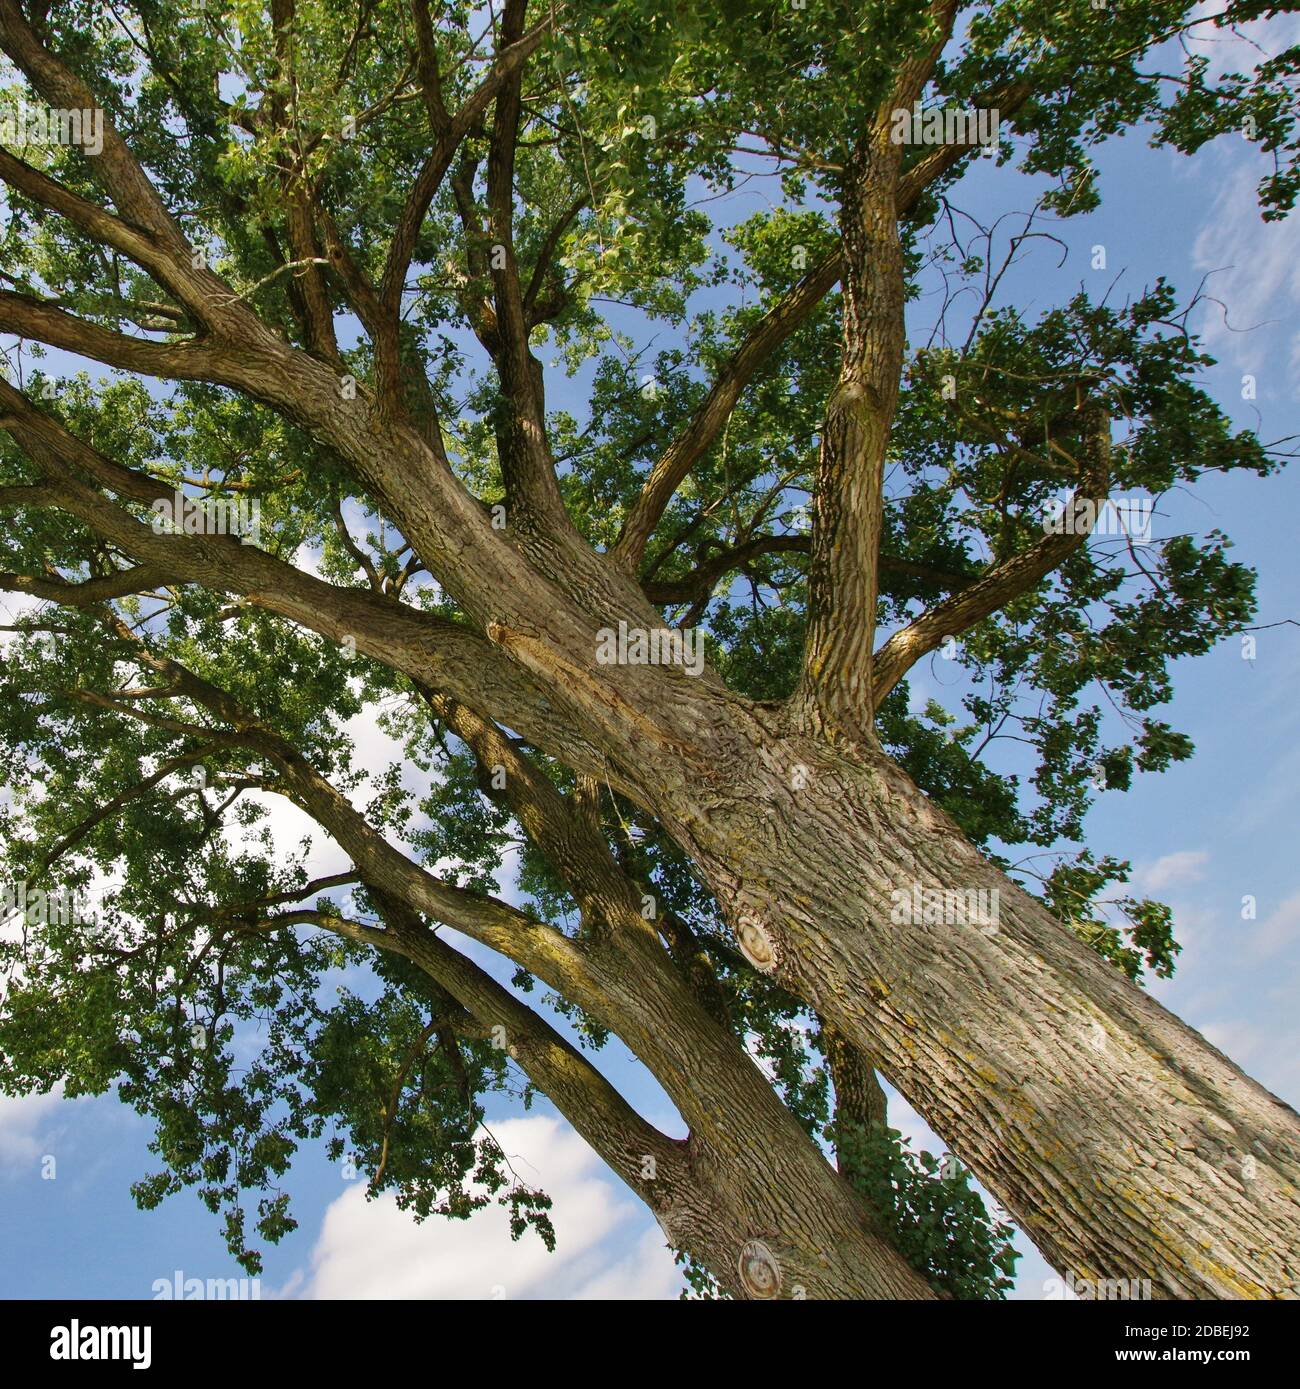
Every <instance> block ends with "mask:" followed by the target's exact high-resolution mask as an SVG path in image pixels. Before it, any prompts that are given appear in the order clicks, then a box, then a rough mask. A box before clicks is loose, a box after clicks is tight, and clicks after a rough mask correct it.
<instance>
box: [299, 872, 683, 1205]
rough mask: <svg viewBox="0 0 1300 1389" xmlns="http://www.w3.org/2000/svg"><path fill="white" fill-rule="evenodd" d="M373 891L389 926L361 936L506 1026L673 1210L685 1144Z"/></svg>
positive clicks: (601, 1141) (509, 1044)
mask: <svg viewBox="0 0 1300 1389" xmlns="http://www.w3.org/2000/svg"><path fill="white" fill-rule="evenodd" d="M372 895H374V896H375V897H376V904H377V906H378V908H379V911H380V914H381V915H382V917H383V919H384V922H385V924H386V926H387V929H386V930H385V931H384V932H382V934H381V933H376V932H373V931H365V930H364V928H359V932H358V934H359V937H360V938H361V939H364V940H367V941H368V942H369V943H370V944H372V945H379V946H380V947H381V948H383V949H386V950H392V951H395V952H396V953H398V954H400V955H403V956H405V957H406V958H407V959H408V960H410V961H411V962H412V963H413V964H415V965H418V966H419V967H420V968H421V969H423V970H424V971H425V972H426V973H427V974H428V975H429V976H430V977H431V978H433V979H435V980H436V981H437V982H438V983H439V984H441V985H442V987H443V988H444V989H446V990H447V992H448V993H449V994H451V995H452V997H454V998H455V999H456V1000H457V1001H458V1002H459V1003H461V1004H462V1005H463V1006H464V1007H465V1008H466V1009H468V1010H469V1012H470V1013H472V1014H473V1015H474V1017H475V1018H477V1019H478V1021H479V1022H480V1023H481V1024H482V1026H483V1027H484V1028H486V1029H489V1030H491V1029H495V1028H498V1027H500V1028H503V1029H504V1036H505V1042H506V1049H507V1051H508V1052H509V1054H510V1057H511V1059H512V1060H514V1061H516V1062H517V1063H518V1064H519V1065H520V1066H521V1067H522V1068H523V1070H524V1072H525V1073H526V1074H527V1075H528V1077H529V1079H530V1080H531V1081H532V1082H533V1083H534V1084H535V1085H536V1086H537V1088H538V1089H539V1090H541V1091H542V1092H543V1093H544V1094H545V1095H547V1096H548V1097H549V1098H550V1100H551V1102H552V1103H553V1104H554V1105H555V1107H556V1108H557V1109H558V1110H559V1111H560V1113H561V1114H563V1115H564V1117H565V1118H566V1119H567V1120H568V1121H569V1123H570V1124H572V1125H573V1127H574V1129H576V1130H577V1132H578V1133H579V1134H581V1135H582V1137H583V1138H585V1139H586V1141H587V1142H588V1143H589V1144H590V1145H591V1146H592V1148H593V1149H594V1150H595V1151H596V1152H597V1153H598V1154H599V1155H600V1156H601V1158H602V1159H603V1160H604V1161H605V1162H606V1163H608V1165H609V1166H610V1167H611V1168H612V1169H613V1170H614V1171H615V1172H616V1173H618V1175H619V1176H620V1177H622V1179H623V1180H624V1181H625V1182H626V1183H627V1184H628V1186H630V1187H631V1188H632V1190H633V1191H635V1192H636V1193H637V1195H638V1196H640V1197H641V1199H642V1200H643V1201H644V1202H645V1203H646V1204H647V1205H648V1206H649V1207H650V1209H651V1210H652V1211H655V1212H656V1213H658V1212H660V1211H663V1210H666V1209H669V1208H670V1207H671V1206H672V1204H673V1201H674V1199H676V1197H677V1196H678V1195H680V1194H681V1189H682V1187H683V1186H684V1185H685V1184H686V1183H687V1182H688V1181H689V1172H688V1169H687V1162H686V1158H685V1154H684V1151H683V1149H684V1145H682V1144H679V1143H677V1142H675V1141H674V1140H672V1139H670V1138H668V1137H666V1136H665V1135H664V1134H662V1133H661V1132H660V1131H659V1130H658V1129H657V1128H655V1127H654V1126H653V1125H652V1124H650V1123H647V1122H646V1120H645V1119H643V1118H642V1117H641V1116H640V1115H639V1114H638V1113H637V1112H636V1111H635V1110H634V1109H633V1108H632V1107H631V1106H630V1105H629V1104H628V1103H627V1101H626V1100H625V1099H624V1098H623V1096H622V1095H621V1094H619V1092H618V1091H617V1090H616V1089H615V1088H614V1086H613V1085H611V1084H610V1082H609V1081H608V1080H606V1079H605V1077H604V1076H602V1075H601V1073H600V1072H599V1071H598V1070H597V1069H596V1068H595V1067H594V1066H593V1065H592V1064H591V1062H590V1061H588V1060H587V1058H586V1057H585V1056H583V1055H582V1053H581V1052H579V1051H578V1050H577V1048H576V1047H574V1046H572V1045H571V1044H570V1043H569V1042H568V1041H566V1040H565V1038H564V1037H562V1036H561V1035H560V1034H559V1033H558V1032H557V1031H556V1030H555V1028H553V1027H552V1026H551V1025H550V1024H549V1023H548V1022H547V1021H546V1020H545V1019H544V1018H542V1017H540V1016H539V1015H538V1014H537V1013H535V1012H534V1011H533V1010H532V1009H531V1008H529V1007H528V1006H527V1005H526V1004H525V1003H523V1002H522V1001H521V1000H520V999H518V998H516V997H515V995H514V994H512V993H511V992H510V991H509V990H508V989H506V988H504V987H503V986H502V985H501V984H499V983H497V981H496V980H495V979H493V978H492V976H491V975H490V974H488V973H487V972H486V970H483V969H480V968H479V966H478V965H476V964H474V963H473V961H472V960H470V959H468V958H467V957H466V956H464V955H463V954H461V952H460V951H458V950H455V949H453V947H452V946H450V945H448V944H447V943H446V941H444V940H442V939H441V938H440V937H439V936H437V935H436V934H435V933H434V932H432V931H430V930H428V929H426V928H425V927H424V925H423V923H422V922H421V921H420V919H419V918H418V917H417V916H416V915H415V913H414V912H412V911H411V910H410V909H409V908H408V907H406V906H405V905H404V904H403V903H401V902H399V901H397V900H396V899H394V898H392V897H388V896H386V895H385V894H383V893H378V894H374V893H372ZM321 924H322V925H328V924H329V923H327V922H322V923H321ZM647 1159H653V1162H649V1163H648V1162H647ZM650 1174H653V1176H651V1175H650Z"/></svg>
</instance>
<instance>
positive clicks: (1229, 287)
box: [1192, 157, 1300, 399]
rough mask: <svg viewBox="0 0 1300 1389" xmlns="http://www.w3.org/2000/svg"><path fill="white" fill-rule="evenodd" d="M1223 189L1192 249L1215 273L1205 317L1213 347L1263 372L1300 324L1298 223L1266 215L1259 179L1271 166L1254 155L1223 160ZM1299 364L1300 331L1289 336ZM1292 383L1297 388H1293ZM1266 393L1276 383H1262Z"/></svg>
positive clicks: (1203, 267)
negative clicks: (1264, 217) (1272, 219)
mask: <svg viewBox="0 0 1300 1389" xmlns="http://www.w3.org/2000/svg"><path fill="white" fill-rule="evenodd" d="M1217 167H1218V169H1219V170H1221V171H1222V173H1221V177H1220V179H1219V193H1218V196H1217V197H1216V198H1215V200H1214V203H1213V205H1212V206H1211V207H1210V209H1209V211H1208V214H1207V217H1206V222H1205V226H1204V227H1203V228H1202V230H1201V232H1200V234H1199V235H1198V236H1197V238H1196V242H1195V244H1194V246H1193V247H1192V262H1193V264H1194V265H1195V267H1196V268H1197V269H1198V270H1200V271H1203V272H1205V273H1207V274H1209V272H1211V271H1213V272H1215V273H1213V274H1210V275H1209V279H1208V281H1207V283H1206V288H1205V293H1206V294H1207V295H1209V296H1212V297H1213V298H1214V299H1215V300H1218V301H1219V302H1218V303H1207V304H1205V305H1204V311H1203V313H1202V316H1201V320H1200V322H1199V323H1198V332H1199V333H1200V335H1201V337H1202V339H1203V341H1204V343H1205V345H1206V347H1207V349H1208V350H1209V352H1210V353H1211V354H1212V355H1213V356H1215V357H1217V358H1219V359H1220V360H1223V361H1226V362H1228V363H1230V364H1231V365H1233V366H1235V367H1237V368H1238V369H1240V370H1241V371H1243V372H1251V373H1254V374H1256V375H1259V374H1260V373H1261V371H1262V370H1263V368H1264V367H1265V366H1267V365H1270V364H1271V363H1272V362H1273V360H1274V359H1275V357H1276V353H1277V349H1278V347H1279V345H1280V344H1281V343H1283V342H1286V341H1287V338H1286V333H1285V329H1284V327H1283V326H1282V325H1285V324H1288V323H1294V322H1295V320H1296V317H1297V313H1296V310H1297V306H1300V258H1298V257H1297V256H1296V245H1295V228H1294V225H1293V223H1292V222H1291V221H1290V220H1289V219H1288V220H1287V221H1285V222H1264V221H1262V220H1261V218H1260V211H1259V204H1258V200H1257V196H1256V191H1255V189H1256V185H1257V184H1258V182H1259V178H1260V174H1261V171H1262V170H1263V168H1264V166H1263V164H1262V163H1261V162H1260V161H1259V160H1257V159H1255V158H1253V157H1250V158H1240V159H1238V160H1236V161H1234V162H1229V160H1228V159H1227V158H1221V159H1220V161H1219V163H1218V165H1217ZM1289 345H1290V351H1291V356H1292V362H1293V364H1294V363H1295V362H1297V361H1300V332H1294V331H1293V332H1292V333H1291V335H1290V338H1289ZM1288 388H1289V387H1288ZM1257 389H1258V391H1259V396H1260V399H1266V398H1267V396H1268V394H1269V390H1268V382H1267V381H1266V380H1261V381H1260V383H1259V385H1258V388H1257Z"/></svg>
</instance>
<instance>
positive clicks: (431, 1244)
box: [281, 1115, 680, 1299]
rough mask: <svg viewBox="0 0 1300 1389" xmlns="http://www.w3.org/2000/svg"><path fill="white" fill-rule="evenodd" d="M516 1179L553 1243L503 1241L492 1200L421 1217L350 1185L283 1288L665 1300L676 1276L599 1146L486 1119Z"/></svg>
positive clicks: (502, 1218)
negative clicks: (534, 1200)
mask: <svg viewBox="0 0 1300 1389" xmlns="http://www.w3.org/2000/svg"><path fill="white" fill-rule="evenodd" d="M492 1133H493V1135H494V1136H495V1137H496V1139H497V1141H498V1142H499V1143H500V1144H501V1146H502V1148H503V1149H504V1150H505V1152H506V1154H507V1156H508V1157H509V1158H510V1161H511V1163H512V1165H513V1166H514V1168H515V1170H516V1171H517V1172H518V1173H519V1175H520V1177H521V1178H522V1179H523V1180H525V1181H527V1182H529V1183H536V1184H537V1185H538V1186H540V1187H541V1188H542V1190H544V1191H545V1192H546V1193H547V1195H549V1196H550V1197H551V1199H552V1201H553V1202H554V1205H553V1208H552V1210H551V1219H552V1222H553V1224H554V1226H555V1232H556V1250H555V1253H554V1254H549V1253H547V1251H546V1248H545V1246H544V1245H543V1244H542V1242H541V1240H540V1239H539V1238H538V1237H537V1236H536V1235H535V1234H533V1233H532V1232H531V1231H528V1232H525V1234H524V1236H523V1237H522V1238H521V1239H520V1240H518V1241H517V1242H516V1241H513V1240H511V1238H510V1231H509V1215H508V1212H507V1211H505V1210H503V1209H502V1208H501V1207H499V1206H497V1205H495V1204H492V1205H489V1206H487V1207H485V1208H484V1209H483V1210H481V1211H479V1212H477V1213H476V1214H475V1215H473V1216H472V1217H471V1218H470V1219H469V1220H465V1221H450V1220H443V1219H441V1218H440V1217H437V1216H432V1217H430V1218H429V1219H428V1220H427V1221H425V1222H424V1223H423V1224H422V1225H417V1224H416V1223H415V1221H414V1220H412V1218H411V1217H410V1215H408V1214H407V1213H405V1212H403V1211H400V1210H398V1208H397V1204H396V1202H395V1200H394V1199H393V1198H392V1197H391V1196H388V1195H385V1196H383V1197H380V1198H379V1199H377V1200H374V1201H367V1200H366V1199H365V1191H364V1188H363V1186H362V1184H361V1183H356V1184H354V1185H352V1186H350V1187H349V1188H348V1189H347V1191H346V1192H344V1194H343V1195H342V1196H340V1197H339V1198H338V1200H336V1201H335V1202H334V1203H333V1204H332V1205H331V1206H330V1208H329V1209H328V1210H327V1211H326V1213H325V1218H324V1220H323V1221H322V1223H321V1232H320V1237H319V1239H318V1240H317V1243H316V1247H315V1249H314V1250H313V1251H312V1256H311V1267H310V1270H309V1271H306V1272H300V1273H297V1274H295V1275H294V1276H293V1277H292V1278H291V1279H290V1280H289V1281H288V1282H287V1283H286V1285H285V1286H284V1288H283V1289H282V1290H281V1295H282V1296H296V1297H310V1298H383V1299H404V1298H449V1299H458V1298H483V1299H491V1298H494V1297H496V1298H504V1299H526V1298H557V1299H570V1298H669V1297H674V1296H676V1294H677V1291H678V1289H679V1287H680V1279H679V1275H678V1272H677V1269H676V1267H675V1266H674V1264H673V1259H672V1254H671V1253H670V1252H669V1251H668V1249H667V1247H666V1245H665V1241H664V1238H663V1235H662V1234H661V1233H660V1231H659V1230H658V1228H657V1227H656V1226H655V1225H654V1224H653V1222H652V1221H651V1220H650V1218H649V1216H648V1215H647V1214H646V1213H645V1212H644V1211H643V1210H642V1209H641V1207H639V1206H638V1205H637V1204H636V1202H635V1200H634V1199H633V1198H632V1197H631V1196H630V1195H629V1193H628V1192H627V1191H626V1190H625V1189H624V1188H622V1187H621V1186H619V1185H617V1183H616V1179H615V1178H614V1177H613V1176H612V1174H610V1173H609V1171H608V1170H607V1169H606V1168H605V1167H604V1166H603V1164H602V1163H601V1162H600V1160H599V1158H598V1157H597V1156H596V1154H595V1153H594V1152H593V1151H592V1150H591V1149H590V1148H589V1147H588V1146H587V1145H586V1143H584V1142H583V1140H582V1139H581V1138H579V1137H578V1135H577V1134H576V1133H575V1132H574V1131H573V1130H572V1129H571V1128H570V1127H569V1126H568V1125H567V1124H565V1123H563V1122H562V1121H561V1120H559V1119H555V1118H551V1117H549V1116H544V1115H539V1116H535V1117H531V1118H526V1119H509V1120H506V1121H505V1122H503V1123H499V1124H493V1126H492Z"/></svg>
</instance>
